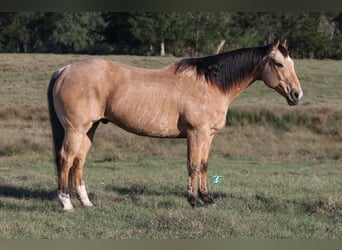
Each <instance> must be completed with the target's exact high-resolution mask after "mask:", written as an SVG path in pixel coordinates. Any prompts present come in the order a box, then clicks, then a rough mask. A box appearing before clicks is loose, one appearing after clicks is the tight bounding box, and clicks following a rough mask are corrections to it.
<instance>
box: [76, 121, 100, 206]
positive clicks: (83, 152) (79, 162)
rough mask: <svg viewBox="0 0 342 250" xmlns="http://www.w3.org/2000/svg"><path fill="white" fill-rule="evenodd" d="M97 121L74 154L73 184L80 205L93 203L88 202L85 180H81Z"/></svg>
mask: <svg viewBox="0 0 342 250" xmlns="http://www.w3.org/2000/svg"><path fill="white" fill-rule="evenodd" d="M98 124H99V122H96V123H94V125H93V126H92V128H91V129H90V130H89V132H88V133H87V135H85V136H84V137H83V141H82V145H81V147H80V149H79V152H78V154H77V155H76V158H75V161H74V168H75V169H74V172H75V173H74V174H75V184H76V191H77V196H78V198H79V200H80V201H81V203H82V205H83V206H85V207H92V206H93V204H92V203H91V202H90V200H89V198H88V194H87V190H86V187H85V182H84V180H83V167H84V163H85V161H86V156H87V154H88V151H89V149H90V147H91V144H92V141H93V137H94V133H95V130H96V128H97V126H98Z"/></svg>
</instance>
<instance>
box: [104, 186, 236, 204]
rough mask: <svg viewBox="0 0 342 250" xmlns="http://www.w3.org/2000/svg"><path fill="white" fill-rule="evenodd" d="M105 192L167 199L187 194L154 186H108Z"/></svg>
mask: <svg viewBox="0 0 342 250" xmlns="http://www.w3.org/2000/svg"><path fill="white" fill-rule="evenodd" d="M105 190H107V191H113V192H116V193H118V194H119V195H123V196H125V195H127V196H137V195H144V196H163V197H167V196H169V195H171V196H176V197H182V198H187V196H188V193H187V191H186V190H185V188H184V187H183V186H164V187H160V186H158V187H157V186H156V187H151V186H147V185H139V184H134V185H130V186H115V185H108V186H107V187H106V188H105ZM211 195H212V196H213V198H214V199H215V200H220V201H222V200H225V199H232V198H233V199H234V198H236V197H234V196H233V195H232V194H226V193H222V192H212V193H211Z"/></svg>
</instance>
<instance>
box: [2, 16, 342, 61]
mask: <svg viewBox="0 0 342 250" xmlns="http://www.w3.org/2000/svg"><path fill="white" fill-rule="evenodd" d="M341 24H342V13H331V12H322V13H318V12H303V13H292V12H289V13H281V12H266V13H263V12H242V13H240V12H234V13H230V12H66V13H61V12H16V13H9V12H3V13H0V28H1V32H0V52H19V53H86V54H135V55H174V56H202V55H209V54H214V53H218V52H220V51H227V50H232V49H236V48H240V47H249V46H257V45H264V44H268V43H270V42H271V41H272V40H273V38H274V37H276V36H277V37H280V38H283V39H284V38H287V39H288V41H289V49H290V50H291V54H292V55H293V56H294V57H296V58H333V59H341V58H342V28H341Z"/></svg>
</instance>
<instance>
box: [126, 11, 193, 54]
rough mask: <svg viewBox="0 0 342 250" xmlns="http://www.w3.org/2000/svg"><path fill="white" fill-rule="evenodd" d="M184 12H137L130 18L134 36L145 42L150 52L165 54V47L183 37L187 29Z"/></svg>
mask: <svg viewBox="0 0 342 250" xmlns="http://www.w3.org/2000/svg"><path fill="white" fill-rule="evenodd" d="M184 16H185V14H184V13H176V12H160V13H135V14H134V15H132V16H131V17H130V18H129V20H128V21H129V23H130V25H131V32H132V34H133V35H134V37H135V38H136V39H137V40H139V41H140V42H141V43H142V44H144V47H145V49H146V50H147V51H148V54H157V53H156V49H155V48H156V47H157V48H158V47H159V48H160V50H159V54H160V55H165V47H166V48H167V46H168V45H169V44H172V43H173V42H175V41H177V40H180V39H182V37H184V33H185V30H186V28H187V27H186V22H185V21H186V20H185V19H184V18H183V17H184Z"/></svg>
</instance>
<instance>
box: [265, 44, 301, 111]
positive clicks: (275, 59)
mask: <svg viewBox="0 0 342 250" xmlns="http://www.w3.org/2000/svg"><path fill="white" fill-rule="evenodd" d="M265 59H266V60H265V64H264V67H263V69H262V72H261V79H262V80H263V81H264V82H265V84H266V85H267V86H268V87H270V88H273V89H275V90H276V91H277V92H278V93H279V94H281V95H282V96H284V97H285V98H286V100H287V103H288V104H289V105H296V104H298V102H299V100H300V99H301V98H302V97H303V91H302V87H301V86H300V83H299V80H298V78H297V75H296V72H295V69H294V62H293V60H292V59H291V57H290V55H289V52H288V50H287V42H286V41H285V42H284V43H283V44H282V45H280V42H279V39H275V40H274V42H273V44H272V50H271V51H270V53H269V54H268V55H267V57H266V58H265Z"/></svg>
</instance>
